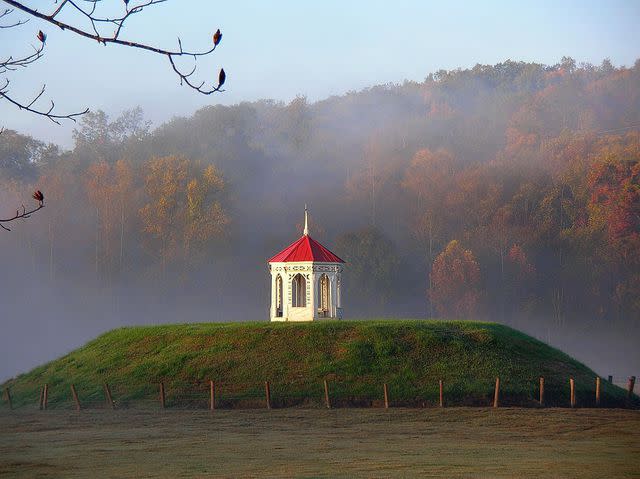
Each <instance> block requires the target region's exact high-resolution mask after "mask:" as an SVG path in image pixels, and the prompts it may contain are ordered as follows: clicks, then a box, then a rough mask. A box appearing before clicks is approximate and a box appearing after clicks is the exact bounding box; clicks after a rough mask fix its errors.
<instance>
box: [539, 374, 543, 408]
mask: <svg viewBox="0 0 640 479" xmlns="http://www.w3.org/2000/svg"><path fill="white" fill-rule="evenodd" d="M539 402H540V406H544V378H543V377H542V376H540V399H539Z"/></svg>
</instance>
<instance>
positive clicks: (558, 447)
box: [0, 408, 640, 478]
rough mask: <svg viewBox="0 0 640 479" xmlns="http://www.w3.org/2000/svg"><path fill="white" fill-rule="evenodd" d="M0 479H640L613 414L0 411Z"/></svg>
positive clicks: (634, 447)
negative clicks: (483, 478) (440, 478)
mask: <svg viewBox="0 0 640 479" xmlns="http://www.w3.org/2000/svg"><path fill="white" fill-rule="evenodd" d="M0 451H1V453H0V477H2V478H22V477H29V478H87V477H95V478H103V477H114V478H205V477H243V478H246V477H299V478H312V477H331V478H342V477H344V478H347V477H348V478H351V477H356V478H357V477H363V478H365V477H366V478H368V477H394V478H395V477H445V478H476V477H487V478H488V477H491V478H519V477H562V478H592V477H593V478H602V477H611V478H627V477H628V478H632V477H639V476H640V460H639V459H638V458H640V413H639V412H638V411H633V410H620V409H577V410H569V409H555V408H551V409H544V410H535V409H519V408H504V409H498V410H493V409H490V408H451V409H446V408H445V409H442V410H439V409H403V408H399V409H390V410H387V411H385V410H384V409H332V410H321V409H281V410H271V411H267V410H243V411H238V410H227V411H215V412H214V413H210V412H208V411H184V410H172V411H163V412H159V411H156V412H152V411H133V410H123V411H115V412H111V411H82V412H80V413H76V412H71V411H63V410H58V411H45V412H40V411H26V410H22V411H13V412H0Z"/></svg>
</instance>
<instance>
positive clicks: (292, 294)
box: [269, 206, 345, 321]
mask: <svg viewBox="0 0 640 479" xmlns="http://www.w3.org/2000/svg"><path fill="white" fill-rule="evenodd" d="M344 263H345V262H344V261H343V260H342V259H340V258H339V257H338V256H336V255H335V254H333V253H332V252H331V251H329V250H328V249H327V248H325V247H324V246H322V245H321V244H320V243H318V242H317V241H316V240H314V239H313V238H311V236H309V223H308V218H307V207H306V206H305V208H304V233H303V235H302V237H301V238H300V239H298V240H297V241H295V242H294V243H292V244H290V245H289V246H287V247H286V248H285V249H283V250H282V251H280V252H279V253H278V254H276V255H275V256H273V257H272V258H271V259H270V260H269V271H270V272H271V313H270V316H271V321H314V320H317V319H324V318H333V319H342V295H341V292H340V286H341V281H342V271H343V269H344V266H343V265H344Z"/></svg>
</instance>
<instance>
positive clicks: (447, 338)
mask: <svg viewBox="0 0 640 479" xmlns="http://www.w3.org/2000/svg"><path fill="white" fill-rule="evenodd" d="M498 376H499V377H500V380H501V403H502V404H503V405H534V404H535V401H536V400H537V398H538V378H539V377H540V376H544V377H545V391H546V403H547V404H548V405H562V406H567V405H568V402H569V377H573V378H574V379H575V381H576V390H577V401H578V405H579V406H591V405H593V404H594V402H595V401H594V389H595V377H596V374H595V373H594V372H593V371H591V370H590V369H588V368H587V367H586V366H584V365H583V364H581V363H579V362H577V361H576V360H574V359H572V358H571V357H569V356H567V355H566V354H564V353H562V352H561V351H559V350H557V349H554V348H552V347H550V346H548V345H546V344H544V343H542V342H540V341H538V340H536V339H534V338H532V337H530V336H527V335H526V334H523V333H521V332H519V331H516V330H514V329H511V328H509V327H506V326H502V325H499V324H495V323H483V322H470V321H435V320H429V321H418V320H415V321H414V320H375V321H320V322H314V323H302V324H295V323H277V324H275V323H265V322H260V323H203V324H179V325H167V326H145V327H127V328H121V329H116V330H113V331H110V332H108V333H105V334H103V335H101V336H99V337H98V338H96V339H95V340H93V341H91V342H89V343H88V344H86V345H85V346H84V347H82V348H80V349H77V350H75V351H73V352H71V353H69V354H67V355H66V356H63V357H61V358H59V359H57V360H55V361H51V362H49V363H47V364H45V365H43V366H40V367H37V368H35V369H33V370H32V371H30V372H28V373H26V374H23V375H20V376H18V377H17V378H15V379H12V380H10V381H8V382H6V383H5V384H3V385H2V389H4V388H5V387H7V386H8V387H10V388H11V392H12V396H13V401H14V405H15V406H18V407H20V406H27V405H32V406H33V407H37V403H38V398H39V394H40V388H41V387H42V385H43V384H45V383H48V384H49V404H50V405H51V406H53V407H56V406H57V407H69V401H70V392H69V390H70V385H71V384H72V383H73V384H75V386H76V388H77V389H78V392H79V394H80V397H81V400H82V401H83V402H84V403H85V404H86V405H88V406H92V405H93V406H98V405H99V404H101V403H102V402H103V398H104V396H103V389H102V387H103V386H102V385H103V383H104V382H107V383H109V384H110V386H111V388H112V391H113V396H114V399H115V400H116V402H117V403H118V404H119V405H127V404H128V405H139V404H145V401H147V400H148V401H152V400H153V401H155V400H156V398H157V392H158V383H160V382H164V383H165V385H166V389H167V402H168V405H173V406H179V405H183V406H189V405H191V406H203V407H204V406H206V402H207V398H208V381H209V379H213V380H214V381H216V384H217V385H218V386H217V402H218V404H219V405H220V406H232V405H243V404H244V405H250V404H251V403H252V402H253V403H258V401H261V398H263V392H264V381H267V380H268V381H270V384H271V394H272V399H273V403H274V405H276V406H277V405H281V406H285V405H293V404H305V403H309V402H311V403H319V402H320V401H322V398H323V385H322V382H323V380H324V379H327V380H328V381H329V387H330V392H331V396H332V400H333V402H334V404H336V405H340V404H351V405H358V404H360V405H371V404H373V405H376V404H379V403H380V401H381V400H382V384H383V383H385V382H386V383H387V384H388V387H389V395H390V399H391V401H392V404H394V405H413V406H417V405H434V404H437V402H438V380H439V379H442V380H443V381H444V396H445V402H446V403H447V405H489V404H490V403H491V400H492V396H493V386H494V382H495V378H496V377H498ZM602 388H603V392H602V394H603V402H602V404H603V405H605V406H613V405H622V404H624V399H625V392H624V391H623V390H621V389H620V388H618V387H616V386H613V385H611V384H609V383H607V382H606V381H602ZM149 404H152V403H149Z"/></svg>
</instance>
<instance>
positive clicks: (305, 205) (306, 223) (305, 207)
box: [304, 203, 309, 236]
mask: <svg viewBox="0 0 640 479" xmlns="http://www.w3.org/2000/svg"><path fill="white" fill-rule="evenodd" d="M304 235H305V236H309V221H308V220H307V204H306V203H305V204H304Z"/></svg>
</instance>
